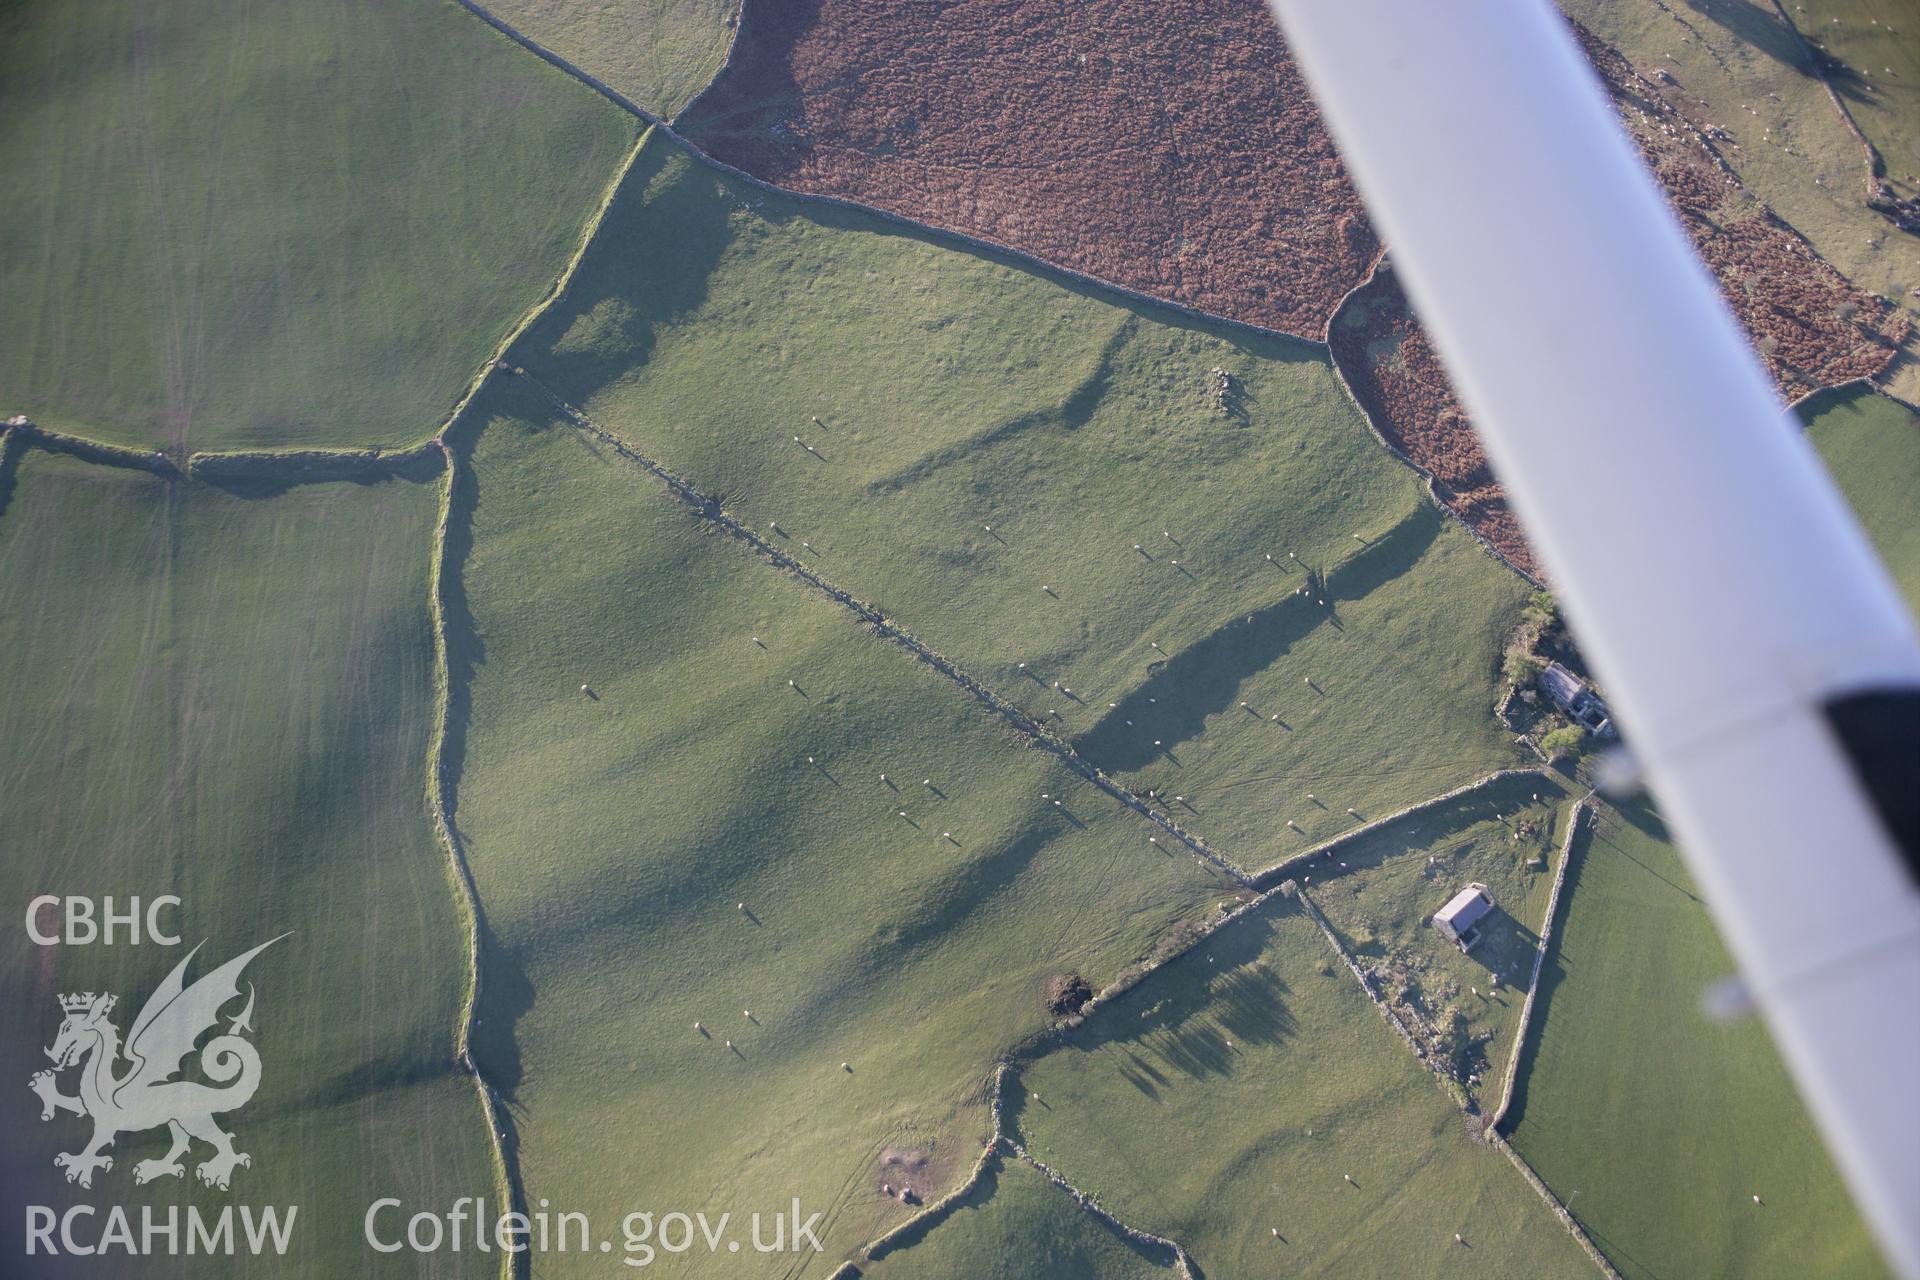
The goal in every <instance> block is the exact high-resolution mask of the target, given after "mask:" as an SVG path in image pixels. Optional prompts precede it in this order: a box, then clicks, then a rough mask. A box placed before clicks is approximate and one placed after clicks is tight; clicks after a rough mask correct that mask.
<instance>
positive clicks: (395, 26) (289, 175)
mask: <svg viewBox="0 0 1920 1280" xmlns="http://www.w3.org/2000/svg"><path fill="white" fill-rule="evenodd" d="M0 120H4V121H5V122H6V125H5V128H4V129H0V172H3V173H5V174H6V175H7V180H6V182H5V183H4V184H0V297H4V298H5V299H6V305H5V306H4V307H0V414H5V415H11V414H13V413H20V412H24V413H27V414H29V415H31V416H33V417H34V418H36V419H38V420H40V421H42V422H43V423H45V424H46V425H49V426H55V427H60V428H64V429H68V430H73V431H77V432H80V433H82V434H88V435H93V436H97V437H100V438H104V439H111V440H115V441H122V442H126V443H130V444H139V445H143V446H151V447H160V446H162V445H185V446H187V447H191V448H201V449H218V448H233V447H238V446H248V447H252V446H276V445H295V444H298V445H373V444H380V445H392V444H399V443H413V442H415V441H418V440H420V439H421V438H423V437H424V436H426V435H427V434H428V433H429V432H431V431H432V430H433V429H434V427H435V426H436V425H438V424H439V422H440V421H441V420H442V419H444V418H445V416H446V414H447V412H448V410H449V409H451V408H452V406H453V403H454V401H455V399H456V398H457V397H458V396H459V394H460V393H461V391H462V390H463V389H464V388H465V387H466V385H467V383H468V381H469V380H470V379H471V378H472V377H473V376H474V374H475V373H476V372H477V370H478V369H479V366H480V365H481V363H482V362H483V361H484V360H485V359H486V357H487V356H488V354H489V353H490V352H491V351H492V350H493V348H494V346H495V344H497V343H498V342H499V341H501V339H503V338H504V337H505V336H506V335H507V333H508V332H509V330H510V329H511V328H512V327H513V325H514V324H515V323H516V322H517V321H518V320H519V318H520V317H521V316H522V315H523V314H524V313H525V312H526V310H527V309H528V308H529V307H530V306H531V305H532V304H533V303H534V302H535V301H536V300H537V299H538V298H539V297H540V295H541V294H542V293H543V292H544V291H545V290H546V289H547V287H548V286H549V285H550V284H551V283H552V282H553V279H554V277H555V276H556V275H557V274H558V273H559V270H560V267H561V265H562V264H563V263H564V262H565V260H566V258H567V256H568V255H569V254H570V253H571V251H572V249H573V247H574V244H575V242H576V240H577V237H578V235H579V232H580V228H581V225H582V223H583V222H584V221H585V219H586V217H587V215H588V213H589V212H590V210H591V209H592V208H593V206H594V205H595V203H596V202H597V200H598V199H599V196H600V194H601V193H602V191H603V190H604V188H605V185H606V183H607V181H608V179H609V178H610V177H611V175H612V174H613V173H614V172H615V170H616V169H617V168H618V165H619V162H620V158H621V156H622V154H623V152H624V150H625V149H626V148H627V147H628V146H629V145H630V144H631V141H632V139H633V136H634V123H633V121H632V120H631V119H630V118H628V117H627V116H626V115H625V114H624V113H622V112H621V111H620V110H619V109H618V108H616V107H614V106H613V105H611V104H610V103H608V102H606V101H605V100H604V99H602V98H601V97H600V96H599V95H597V94H595V93H594V92H593V91H592V90H590V89H588V88H586V87H585V86H583V85H581V84H579V83H578V82H577V81H574V80H572V79H571V78H569V77H568V76H566V75H565V74H563V73H562V72H560V71H558V70H556V69H554V68H552V67H549V66H547V65H546V64H544V63H542V62H540V61H539V60H538V59H535V58H532V57H529V56H528V55H527V54H526V53H525V52H524V51H522V50H520V49H518V48H516V47H515V46H514V45H513V44H512V43H511V42H510V41H508V40H507V39H506V38H505V37H503V36H501V35H500V34H499V33H497V32H495V31H492V30H490V29H488V28H487V27H486V26H485V25H484V24H483V23H481V22H480V21H479V20H478V19H476V18H474V17H473V16H472V15H470V14H468V13H466V12H465V11H464V10H462V9H460V8H459V7H458V6H457V5H454V4H452V3H450V2H449V0H394V2H393V3H385V4H376V5H366V4H351V3H345V2H344V0H323V2H322V3H316V4H293V3H271V4H268V5H264V6H262V5H255V4H246V3H241V2H240V0H185V2H183V3H177V4H165V5H148V4H138V3H130V2H126V0H119V2H113V3H101V4H89V5H59V6H35V5H8V6H6V7H5V8H4V9H0Z"/></svg>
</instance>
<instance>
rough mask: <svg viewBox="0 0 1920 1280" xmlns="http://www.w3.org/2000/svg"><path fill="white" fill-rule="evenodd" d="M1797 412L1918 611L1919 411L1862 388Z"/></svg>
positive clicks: (1811, 403) (1830, 395)
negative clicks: (1916, 522) (1914, 411)
mask: <svg viewBox="0 0 1920 1280" xmlns="http://www.w3.org/2000/svg"><path fill="white" fill-rule="evenodd" d="M1800 416H1801V418H1802V420H1804V421H1805V422H1806V424H1807V439H1808V440H1810V441H1811V442H1812V443H1813V447H1814V448H1815V449H1818V450H1819V451H1820V457H1821V458H1822V459H1823V460H1824V461H1825V462H1826V464H1827V470H1828V471H1830V472H1832V473H1833V478H1834V480H1835V482H1836V483H1838V484H1839V486H1840V489H1841V491H1842V492H1843V493H1845V494H1846V495H1847V501H1848V502H1850V503H1852V504H1853V513H1854V515H1855V516H1857V517H1859V520H1860V523H1861V525H1862V526H1864V527H1865V528H1866V531H1867V536H1868V537H1870V538H1872V539H1873V545H1874V549H1875V550H1877V551H1879V553H1880V558H1881V559H1882V560H1884V561H1885V562H1886V565H1887V568H1888V570H1889V571H1890V572H1891V573H1892V574H1893V576H1894V580H1895V581H1897V582H1898V583H1899V584H1900V589H1901V590H1902V591H1903V592H1905V594H1906V597H1907V603H1908V604H1909V605H1910V606H1912V607H1913V609H1914V610H1915V611H1916V612H1920V526H1916V524H1915V521H1914V512H1915V498H1914V495H1915V494H1920V417H1915V415H1914V413H1913V411H1912V410H1910V409H1908V408H1907V407H1906V406H1905V405H1902V404H1900V403H1899V402H1898V401H1895V400H1892V399H1889V398H1888V397H1886V396H1883V395H1881V394H1879V393H1878V392H1875V391H1871V390H1869V389H1867V388H1865V387H1849V388H1847V389H1846V390H1844V391H1835V392H1829V393H1828V394H1826V395H1823V396H1818V397H1816V398H1814V399H1813V400H1810V401H1808V402H1807V403H1806V404H1805V405H1804V406H1802V407H1801V411H1800Z"/></svg>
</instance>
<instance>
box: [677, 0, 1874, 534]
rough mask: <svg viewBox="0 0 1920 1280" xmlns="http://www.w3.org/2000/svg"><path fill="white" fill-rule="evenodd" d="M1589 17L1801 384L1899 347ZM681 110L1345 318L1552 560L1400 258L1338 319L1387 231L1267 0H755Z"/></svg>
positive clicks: (950, 224) (1458, 492)
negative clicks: (1420, 308) (1517, 506)
mask: <svg viewBox="0 0 1920 1280" xmlns="http://www.w3.org/2000/svg"><path fill="white" fill-rule="evenodd" d="M1576 33H1577V35H1578V36H1579V38H1580V39H1581V41H1582V43H1583V44H1584V46H1585V48H1586V51H1587V55H1588V57H1589V58H1590V59H1592V61H1593V63H1594V65H1595V66H1596V67H1597V68H1598V69H1599V71H1600V73H1601V77H1602V79H1603V80H1605V82H1606V83H1607V86H1608V88H1609V90H1610V91H1611V92H1612V94H1613V96H1614V100H1615V102H1616V104H1617V105H1618V106H1619V108H1620V111H1621V113H1622V116H1623V117H1624V118H1625V120H1626V122H1627V125H1628V127H1629V129H1630V130H1631V131H1632V132H1633V134H1634V136H1635V137H1636V139H1637V140H1638V141H1639V143H1640V145H1641V147H1642V149H1643V151H1644V152H1645V153H1646V155H1647V158H1648V161H1649V163H1650V164H1651V165H1652V166H1653V169H1654V171H1655V173H1656V174H1657V176H1658V177H1659V179H1660V181H1661V183H1662V184H1663V185H1664V186H1665V187H1666V189H1667V191H1668V194H1669V196H1670V198H1671V199H1672V200H1673V203H1674V206H1675V209H1676V210H1677V211H1678V212H1679V213H1680V215H1681V217H1682V219H1683V221H1684V222H1685V223H1686V225H1687V228H1688V231H1689V233H1690V234H1691V235H1692V236H1693V239H1694V242H1695V243H1696V244H1697V245H1698V246H1699V248H1700V252H1701V254H1702V256H1703V257H1704V258H1705V259H1706V261H1707V263H1708V265H1709V266H1710V267H1711V268H1712V269H1713V271H1714V273H1715V275H1716V276H1717V277H1718V278H1719V280H1720V283H1721V287H1722V289H1723V291H1724V292H1725V294H1726V296H1727V299H1728V301H1729V303H1730V304H1731V305H1732V307H1733V309H1734V311H1735V313H1736V314H1737V315H1738V316H1739V317H1740V319H1741V321H1742V323H1743V324H1745V325H1746V327H1747V329H1748V330H1749V332H1751V333H1753V334H1754V335H1755V337H1756V341H1757V343H1758V345H1759V348H1760V350H1761V354H1762V355H1763V356H1764V357H1765V359H1766V361H1767V364H1768V367H1769V369H1770V370H1771V371H1772V373H1773V375H1774V377H1775V379H1776V380H1777V381H1778V383H1779V385H1780V387H1781V389H1782V391H1783V392H1784V393H1785V394H1787V395H1789V396H1799V395H1801V394H1804V393H1805V392H1808V391H1811V390H1814V389H1816V388H1818V387H1821V386H1828V385H1831V384H1833V383H1836V382H1843V381H1846V380H1848V379H1852V378H1858V377H1863V376H1870V375H1872V374H1875V373H1878V372H1879V371H1881V370H1882V369H1884V368H1885V367H1886V365H1887V364H1888V363H1889V362H1890V361H1891V360H1892V359H1893V358H1894V356H1895V354H1896V351H1897V347H1898V344H1899V342H1900V341H1902V340H1903V339H1904V336H1905V333H1906V329H1907V321H1906V320H1905V318H1904V316H1903V314H1902V313H1901V312H1899V311H1898V310H1897V309H1896V308H1895V307H1893V306H1892V304H1890V303H1889V302H1887V301H1886V300H1885V299H1882V298H1878V297H1875V296H1874V295H1871V294H1868V293H1865V292H1864V291H1862V290H1860V289H1857V288H1855V287H1854V286H1853V285H1852V284H1850V283H1849V282H1848V281H1847V280H1845V279H1844V278H1843V277H1842V276H1841V275H1840V274H1839V273H1838V272H1836V271H1834V270H1833V268H1832V267H1830V266H1828V265H1827V263H1826V262H1824V261H1823V260H1822V259H1820V258H1819V257H1818V256H1816V255H1815V254H1814V253H1813V252H1812V251H1811V250H1810V249H1809V248H1808V247H1807V246H1806V244H1805V242H1804V241H1802V240H1801V239H1800V237H1799V236H1797V235H1795V234H1794V233H1793V231H1792V230H1791V229H1790V228H1788V227H1786V226H1785V225H1784V224H1782V223H1781V222H1780V221H1779V220H1778V219H1777V218H1775V217H1774V216H1773V214H1772V212H1771V211H1770V210H1768V209H1767V208H1766V207H1765V206H1764V205H1762V204H1760V203H1759V202H1758V201H1756V200H1754V199H1753V198H1752V197H1751V196H1750V195H1748V194H1747V193H1746V191H1745V190H1744V189H1742V188H1741V187H1740V185H1739V184H1738V182H1737V181H1736V180H1735V179H1734V177H1733V176H1732V174H1731V172H1730V171H1729V170H1728V169H1727V168H1726V166H1725V165H1724V164H1722V163H1721V162H1720V159H1719V157H1718V156H1717V155H1716V154H1715V153H1714V151H1713V150H1712V146H1713V145H1714V144H1712V143H1710V142H1709V141H1708V140H1706V139H1705V138H1703V137H1702V136H1701V135H1700V134H1699V132H1698V131H1697V130H1696V129H1695V127H1694V125H1692V124H1691V123H1689V122H1688V120H1687V119H1686V118H1685V117H1684V116H1683V115H1682V113H1681V112H1680V111H1679V110H1677V109H1676V106H1675V105H1674V104H1675V103H1676V102H1678V101H1680V98H1679V97H1678V96H1677V90H1668V89H1663V88H1661V87H1660V86H1657V85H1655V84H1654V83H1653V82H1652V81H1650V80H1648V79H1646V78H1644V77H1642V76H1640V75H1639V74H1638V73H1637V72H1635V71H1634V69H1633V67H1632V66H1631V64H1629V63H1628V61H1627V60H1626V59H1625V58H1624V57H1622V56H1621V55H1620V54H1619V52H1618V51H1616V50H1614V49H1613V48H1612V47H1610V46H1608V45H1606V44H1604V43H1602V42H1601V41H1599V40H1598V39H1596V38H1595V37H1594V36H1592V35H1591V34H1590V33H1588V32H1586V31H1585V30H1583V29H1580V28H1577V27H1576ZM679 123H680V127H681V129H682V130H683V131H684V132H685V133H686V134H687V135H688V137H689V138H691V139H692V140H693V141H694V142H696V143H697V144H698V145H700V146H701V147H704V148H705V149H707V150H708V151H709V152H711V153H712V154H713V155H714V156H715V157H716V158H718V159H720V160H722V161H725V162H727V163H729V164H732V165H735V166H737V167H738V168H741V169H744V170H746V171H747V172H749V173H751V174H753V175H755V176H756V177H759V178H762V179H765V180H767V181H770V182H772V183H775V184H776V185H778V186H781V187H785V188H788V189H790V190H796V191H802V192H807V193H811V194H815V195H827V196H835V197H839V198H842V199H846V200H852V201H857V202H859V203H861V204H866V205H870V206H873V207H876V208H880V209H884V210H887V211H888V212H891V213H896V214H900V215H902V216H905V217H908V218H912V219H914V220H915V221H918V222H921V223H925V224H928V225H931V226H935V227H940V228H943V229H946V230H950V231H957V232H960V233H962V234H964V235H968V236H972V237H975V238H978V239H981V240H986V241H990V242H992V243H994V244H999V245H1004V246H1006V247H1009V248H1012V249H1016V250H1019V251H1021V252H1024V253H1028V254H1032V255H1033V256H1035V257H1037V258H1040V259H1043V260H1045V261H1047V262H1050V263H1054V264H1056V265H1059V266H1062V267H1066V268H1068V269H1070V270H1073V271H1078V272H1081V273H1084V274H1086V275H1089V276H1092V277H1094V278H1096V279H1099V280H1103V281H1107V282H1109V283H1112V284H1117V285H1119V286H1121V287H1123V288H1127V289H1131V290H1135V291H1137V292H1140V293H1144V294H1148V295H1150V296H1153V297H1157V298H1162V299H1166V300H1168V301H1172V302H1177V303H1181V304H1184V305H1186V306H1190V307H1195V308H1198V309H1199V310H1202V311H1207V312H1211V313H1213V314H1216V315H1221V316H1226V317H1229V318H1231V319H1234V320H1241V321H1246V322H1248V323H1252V324H1258V325H1264V326H1266V327H1268V328H1272V329H1278V330H1281V331H1283V332H1286V333H1291V334H1295V335H1297V336H1301V337H1307V338H1315V339H1320V338H1323V337H1324V338H1326V339H1327V340H1328V341H1329V343H1330V345H1331V346H1332V348H1333V353H1334V358H1335V360H1336V361H1337V362H1338V364H1339V366H1340V369H1341V371H1342V372H1343V374H1345V376H1346V378H1347V380H1348V382H1349V384H1350V385H1351V386H1352V387H1353V388H1354V391H1355V394H1356V395H1357V396H1358V397H1359V399H1360V401H1361V404H1362V405H1363V407H1364V408H1365V409H1366V411H1367V413H1368V414H1369V415H1370V416H1371V417H1372V418H1373V420H1374V423H1375V425H1376V426H1378V427H1379V429H1380V430H1381V432H1382V433H1383V434H1384V435H1385V436H1386V437H1387V438H1388V440H1389V441H1390V442H1391V443H1392V444H1393V445H1394V447H1395V448H1397V449H1399V450H1400V451H1401V452H1403V453H1404V454H1405V455H1406V456H1407V457H1408V458H1409V459H1411V460H1412V461H1413V462H1414V463H1416V464H1417V465H1419V466H1420V467H1422V468H1424V469H1425V470H1427V471H1429V472H1431V473H1432V474H1433V476H1434V478H1435V482H1436V485H1437V486H1438V488H1439V492H1440V494H1441V497H1442V500H1443V501H1445V502H1446V503H1447V505H1448V506H1449V507H1450V508H1451V509H1452V510H1453V511H1455V512H1456V513H1457V514H1459V515H1460V516H1461V518H1462V519H1464V520H1465V521H1466V522H1467V523H1468V524H1469V525H1470V526H1471V527H1472V528H1474V529H1475V530H1477V531H1478V532H1479V533H1480V534H1481V535H1482V536H1484V537H1485V538H1486V539H1487V540H1488V541H1489V542H1490V543H1492V544H1493V545H1494V546H1495V547H1496V548H1497V549H1498V550H1500V551H1501V553H1502V554H1504V555H1506V556H1507V557H1508V558H1509V559H1510V560H1512V561H1513V562H1514V563H1516V564H1518V565H1520V566H1521V567H1523V568H1526V569H1528V570H1529V571H1535V562H1534V558H1533V554H1532V552H1531V550H1530V549H1529V548H1528V547H1527V545H1526V541H1525V539H1524V537H1523V535H1522V534H1521V532H1520V529H1519V525H1518V523H1517V522H1516V521H1515V519H1514V517H1513V514H1512V512H1511V510H1510V509H1509V508H1508V506H1507V503H1506V499H1505V498H1504V497H1503V496H1502V494H1501V492H1500V487H1499V484H1498V482H1497V481H1496V480H1495V478H1494V477H1493V475H1492V473H1491V472H1490V470H1489V469H1488V467H1487V463H1486V458H1485V456H1484V455H1483V454H1482V453H1481V451H1480V445H1479V441H1478V440H1477V439H1475V437H1474V435H1473V432H1472V429H1471V426H1470V424H1469V423H1468V421H1467V418H1466V415H1465V414H1464V413H1463V412H1461V410H1460V407H1459V403H1458V401H1457V400H1456V399H1455V397H1454V395H1453V391H1452V389H1451V387H1450V386H1449V385H1448V383H1447V379H1446V376H1445V373H1444V372H1443V371H1442V369H1441V368H1440V365H1439V362H1438V360H1437V359H1436V358H1435V357H1434V354H1433V351H1432V348H1431V347H1430V346H1429V345H1428V343H1427V339H1426V336H1425V334H1424V333H1423V332H1422V331H1421V330H1420V327H1419V324H1418V322H1417V321H1416V320H1415V319H1414V318H1413V317H1412V315H1411V313H1410V311H1409V310H1408V308H1407V305H1406V301H1405V299H1404V298H1403V297H1402V296H1401V295H1400V293H1399V289H1398V287H1397V286H1396V285H1395V284H1394V283H1393V281H1392V279H1391V276H1390V275H1388V274H1386V273H1382V278H1381V279H1380V280H1378V281H1376V282H1375V284H1374V285H1373V286H1370V287H1369V288H1368V289H1367V290H1366V291H1365V292H1364V293H1363V294H1359V295H1356V297H1355V300H1354V305H1352V306H1350V307H1349V308H1348V309H1347V310H1346V311H1345V312H1343V313H1342V315H1341V317H1340V324H1339V326H1337V329H1338V331H1337V332H1334V333H1332V334H1329V333H1328V325H1329V322H1330V319H1331V318H1332V315H1333V312H1334V310H1335V308H1336V307H1337V306H1338V305H1339V302H1340V300H1341V298H1343V297H1344V296H1346V294H1347V293H1348V292H1349V291H1350V290H1352V289H1353V288H1354V287H1355V286H1356V285H1357V284H1359V282H1361V281H1362V280H1364V279H1365V278H1366V275H1367V272H1368V271H1369V270H1370V269H1371V267H1372V265H1373V264H1374V263H1375V262H1376V261H1377V259H1378V257H1379V244H1378V241H1377V240H1376V238H1375V236H1374V234H1373V231H1372V229H1371V228H1370V227H1369V225H1368V223H1367V221H1366V218H1365V215H1364V213H1363V212H1362V209H1361V206H1360V202H1359V200H1358V198H1357V196H1356V195H1355V193H1354V191H1353V188H1352V186H1351V185H1350V183H1349V182H1348V180H1347V177H1346V173H1345V170H1344V168H1343V167H1342V165H1341V163H1340V159H1339V157H1338V155H1337V154H1336V153H1335V151H1334V148H1333V145H1332V142H1331V140H1330V139H1329V138H1328V136H1327V133H1326V130H1325V128H1324V127H1323V125H1322V124H1321V121H1320V118H1319V114H1318V112H1317V110H1316V109H1315V108H1314V106H1313V103H1312V101H1311V99H1310V98H1309V96H1308V94H1307V91H1306V88H1305V85H1304V84H1303V83H1302V81H1301V79H1300V76H1299V73H1298V72H1297V70H1296V69H1295V67H1294V65H1293V62H1292V59H1291V58H1290V57H1289V56H1288V54H1287V51H1286V47H1285V45H1284V43H1283V42H1282V40H1281V38H1280V33H1279V31H1278V30H1277V28H1275V26H1274V25H1273V22H1272V19H1271V18H1270V17H1269V16H1268V13H1267V10H1266V7H1265V5H1264V4H1262V3H1261V0H1187V2H1185V3H1181V4H1178V5H1167V4H1164V3H1159V2H1157V0H929V2H927V3H918V4H902V3H899V2H898V0H752V2H751V3H749V4H748V6H747V17H746V21H745V24H744V26H743V28H742V31H741V33H740V44H739V47H738V49H737V50H736V54H735V58H734V63H733V65H732V67H731V69H730V70H729V71H727V72H726V73H725V74H724V75H723V76H722V77H721V78H720V80H719V81H718V82H717V83H716V84H715V85H714V86H713V88H712V89H711V90H710V91H709V92H708V93H707V94H706V95H705V96H704V97H703V98H701V99H700V101H699V102H698V103H697V104H696V105H695V106H694V108H693V109H692V110H691V111H690V112H689V113H688V114H687V116H686V117H685V118H683V119H682V120H681V121H680V122H679ZM1729 145H1730V144H1729ZM1570 305H1577V304H1570Z"/></svg>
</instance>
